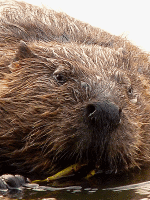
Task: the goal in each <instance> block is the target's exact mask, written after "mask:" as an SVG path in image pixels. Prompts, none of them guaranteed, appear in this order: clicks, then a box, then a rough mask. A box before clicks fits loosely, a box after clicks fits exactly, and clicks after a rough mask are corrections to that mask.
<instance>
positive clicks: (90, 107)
mask: <svg viewBox="0 0 150 200" xmlns="http://www.w3.org/2000/svg"><path fill="white" fill-rule="evenodd" d="M86 111H87V116H88V117H90V116H91V115H92V114H94V112H95V111H96V108H95V106H94V105H93V104H89V105H88V106H87V108H86Z"/></svg>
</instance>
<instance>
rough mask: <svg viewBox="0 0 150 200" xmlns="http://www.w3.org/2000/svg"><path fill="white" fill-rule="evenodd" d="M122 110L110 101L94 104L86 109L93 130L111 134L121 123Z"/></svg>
mask: <svg viewBox="0 0 150 200" xmlns="http://www.w3.org/2000/svg"><path fill="white" fill-rule="evenodd" d="M120 117H121V109H120V108H119V107H118V106H117V105H115V104H113V103H111V102H108V101H103V102H94V103H91V104H88V105H87V107H86V119H87V122H88V124H89V125H90V126H91V127H92V128H97V129H99V130H100V131H101V132H102V131H103V130H105V132H106V131H107V132H110V131H112V130H114V128H116V127H117V126H118V124H119V123H120V121H121V119H120Z"/></svg>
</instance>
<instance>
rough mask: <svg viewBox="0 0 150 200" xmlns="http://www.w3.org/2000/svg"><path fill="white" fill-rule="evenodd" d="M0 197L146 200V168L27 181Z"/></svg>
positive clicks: (149, 192) (149, 176)
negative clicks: (87, 176)
mask: <svg viewBox="0 0 150 200" xmlns="http://www.w3.org/2000/svg"><path fill="white" fill-rule="evenodd" d="M0 194H1V196H0V199H5V198H6V199H8V198H10V199H43V200H70V199H71V200H81V199H82V200H118V199H120V200H131V199H132V200H148V199H150V169H143V170H139V171H137V172H131V173H130V174H129V173H128V174H127V173H126V174H120V175H110V174H108V175H98V176H97V177H93V178H91V179H90V180H85V179H82V181H81V180H80V181H79V180H78V181H77V180H65V179H64V180H60V181H55V182H53V183H47V184H45V185H44V184H40V185H38V184H28V185H27V186H26V187H23V189H17V190H12V191H10V192H8V191H0Z"/></svg>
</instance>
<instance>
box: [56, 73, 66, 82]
mask: <svg viewBox="0 0 150 200" xmlns="http://www.w3.org/2000/svg"><path fill="white" fill-rule="evenodd" d="M55 79H56V80H57V82H58V83H60V84H64V83H65V82H66V81H67V79H66V77H65V76H64V75H63V74H55Z"/></svg>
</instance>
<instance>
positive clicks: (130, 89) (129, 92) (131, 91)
mask: <svg viewBox="0 0 150 200" xmlns="http://www.w3.org/2000/svg"><path fill="white" fill-rule="evenodd" d="M132 93H133V88H132V86H130V87H129V88H128V94H129V95H131V94H132Z"/></svg>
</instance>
